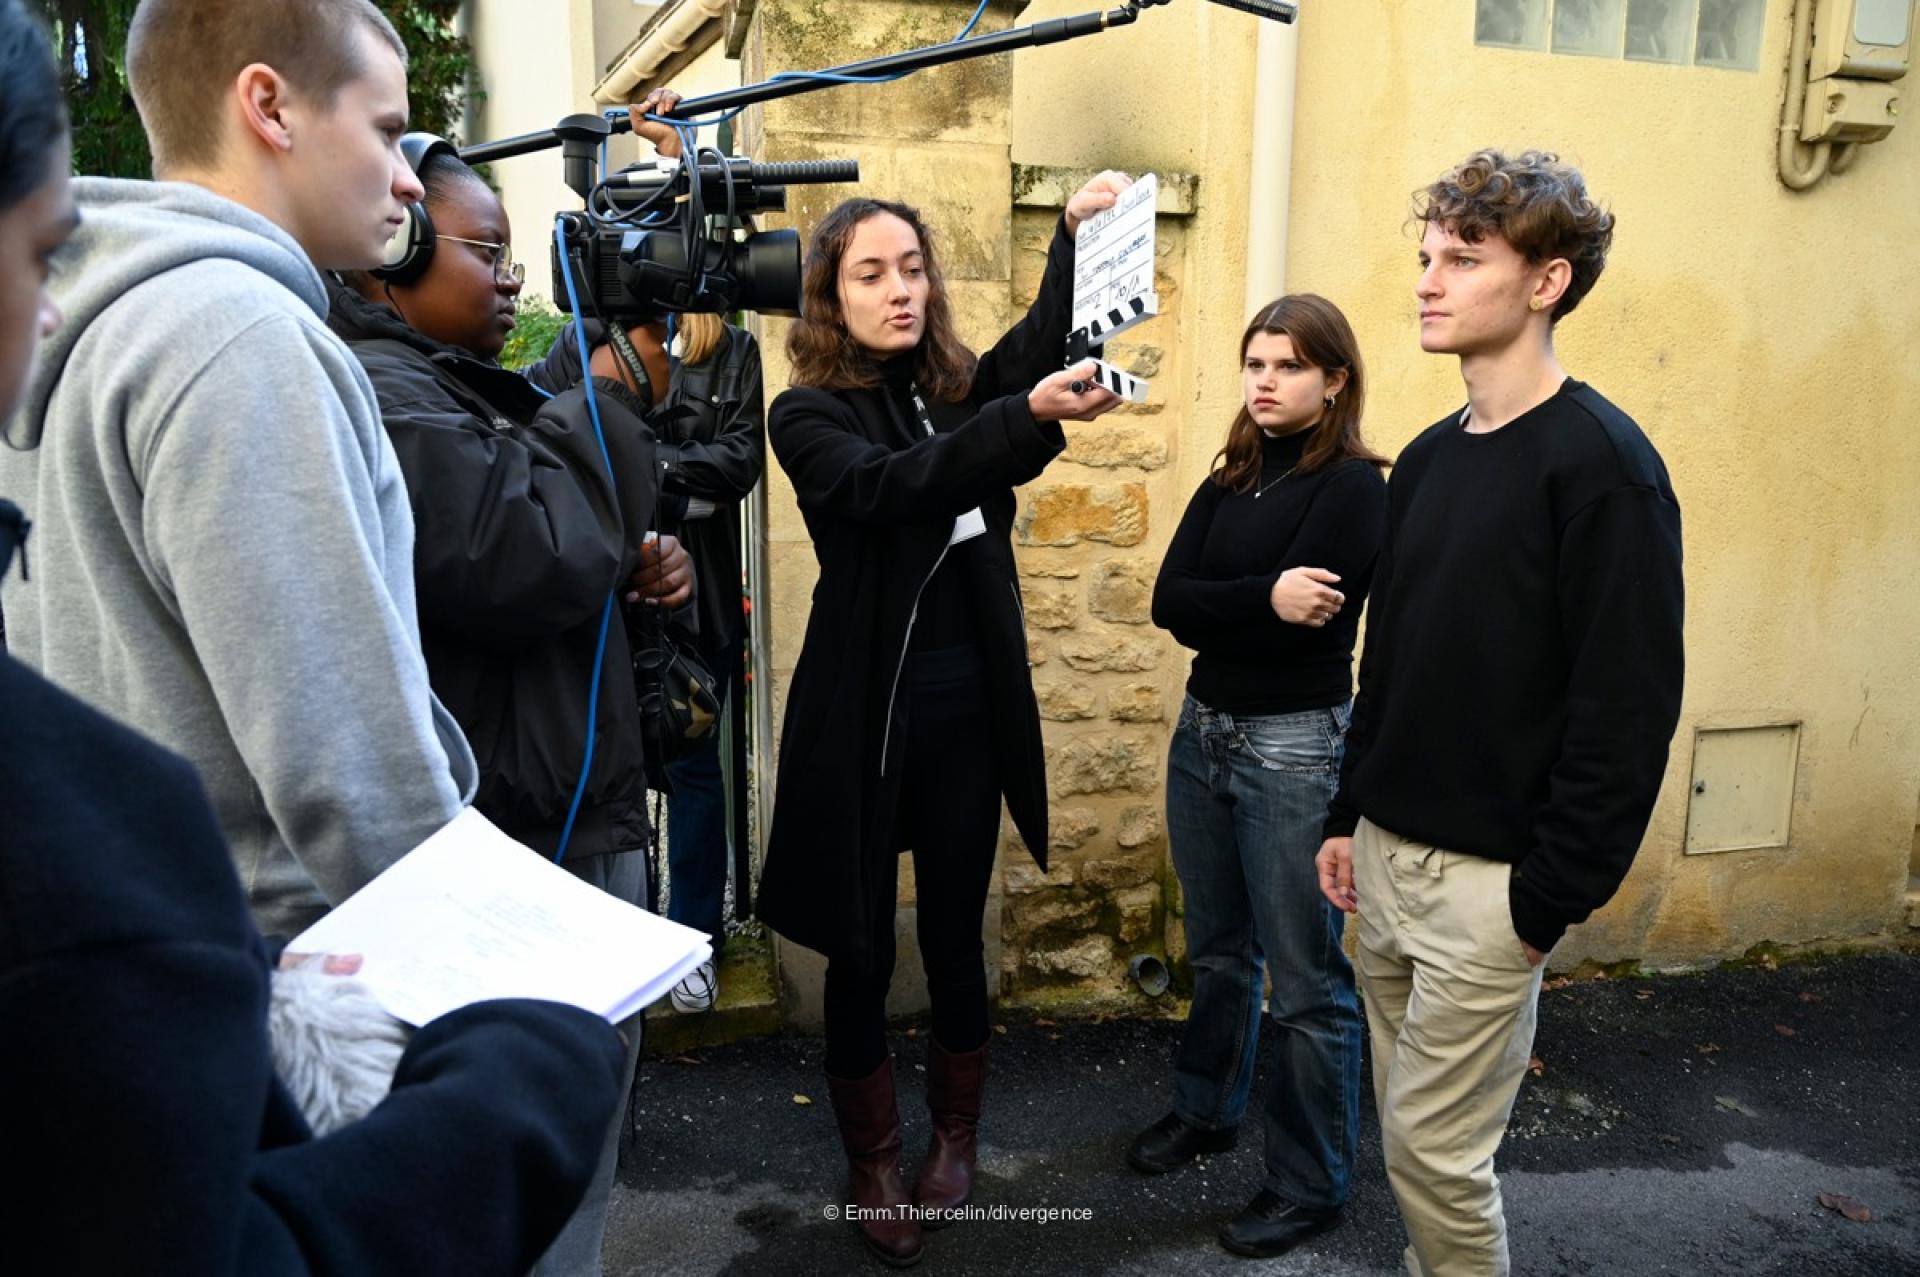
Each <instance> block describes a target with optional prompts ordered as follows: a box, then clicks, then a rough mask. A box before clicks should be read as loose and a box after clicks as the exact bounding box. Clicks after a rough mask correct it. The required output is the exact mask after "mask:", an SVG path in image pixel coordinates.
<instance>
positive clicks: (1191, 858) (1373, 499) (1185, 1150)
mask: <svg viewBox="0 0 1920 1277" xmlns="http://www.w3.org/2000/svg"><path fill="white" fill-rule="evenodd" d="M1240 355H1241V373H1242V388H1243V391H1244V394H1245V403H1244V405H1243V406H1242V408H1241V410H1240V412H1239V414H1238V415H1237V416H1236V417H1235V418H1234V421H1233V425H1232V427H1231V428H1230V429H1229V431H1228V433H1227V442H1226V446H1225V447H1224V448H1223V449H1222V450H1221V452H1220V455H1219V456H1218V457H1217V458H1216V459H1215V463H1214V469H1213V473H1212V474H1210V475H1208V476H1207V478H1206V479H1205V480H1204V481H1202V483H1201V484H1200V489H1199V491H1197V492H1195V493H1194V494H1193V500H1192V501H1191V502H1190V503H1189V504H1188V506H1187V512H1186V515H1185V517H1184V518H1182V519H1181V521H1180V527H1179V529H1178V530H1177V531H1176V532H1175V533H1174V535H1173V543H1172V544H1171V545H1170V546H1169V547H1168V548H1167V557H1166V561H1165V563H1164V564H1162V565H1161V568H1160V578H1159V581H1158V582H1157V583H1156V584H1155V586H1154V593H1153V620H1154V623H1155V624H1156V625H1158V626H1160V627H1161V628H1162V629H1165V630H1168V631H1169V632H1171V633H1172V634H1173V636H1174V638H1176V639H1178V640H1179V641H1180V643H1181V645H1182V646H1185V647H1189V648H1192V649H1193V652H1194V658H1193V672H1192V675H1191V676H1190V677H1189V678H1188V680H1187V698H1186V703H1185V705H1184V706H1183V707H1182V708H1181V712H1180V721H1179V725H1178V726H1177V727H1176V728H1175V729H1174V734H1173V745H1172V749H1171V752H1170V754H1169V757H1168V761H1167V834H1168V838H1169V840H1170V842H1171V844H1172V851H1173V862H1174V868H1175V869H1176V871H1177V872H1178V873H1179V875H1180V886H1181V890H1182V892H1183V894H1184V899H1185V902H1186V912H1185V926H1186V932H1187V953H1188V955H1189V959H1190V961H1191V962H1192V965H1193V973H1194V996H1193V1005H1192V1008H1191V1010H1190V1011H1189V1012H1188V1016H1187V1027H1186V1032H1185V1034H1184V1036H1183V1037H1182V1039H1181V1044H1180V1051H1179V1054H1178V1056H1177V1058H1176V1060H1175V1064H1174V1090H1173V1108H1172V1111H1171V1112H1169V1113H1168V1114H1167V1115H1166V1116H1165V1117H1163V1118H1161V1119H1160V1120H1159V1121H1158V1122H1155V1123H1154V1124H1153V1125H1152V1126H1150V1127H1148V1128H1147V1129H1146V1130H1144V1131H1142V1132H1141V1133H1140V1134H1139V1136H1137V1137H1136V1138H1135V1140H1134V1142H1133V1146H1132V1148H1131V1149H1130V1150H1129V1152H1128V1161H1129V1162H1130V1163H1131V1164H1132V1165H1133V1166H1134V1168H1135V1169H1137V1170H1140V1171H1143V1172H1146V1173H1149V1174H1158V1173H1162V1172H1166V1171H1170V1170H1173V1169H1175V1168H1176V1167H1179V1166H1182V1165H1184V1164H1186V1163H1187V1162H1188V1161H1191V1160H1192V1159H1193V1158H1194V1157H1196V1156H1198V1155H1199V1154H1201V1153H1208V1152H1219V1151H1222V1150H1224V1149H1227V1148H1230V1147H1232V1145H1233V1143H1234V1142H1235V1139H1236V1137H1237V1132H1238V1126H1239V1122H1240V1119H1241V1117H1242V1115H1243V1114H1244V1113H1245V1111H1246V1107H1247V1101H1248V1097H1249V1095H1250V1094H1251V1090H1252V1082H1253V1060H1254V1047H1255V1044H1256V1043H1257V1042H1258V1040H1259V1029H1260V1002H1261V987H1262V976H1263V973H1264V974H1265V975H1268V976H1271V977H1272V983H1273V995H1272V998H1271V1000H1270V1002H1269V1009H1270V1010H1271V1012H1272V1015H1273V1020H1274V1024H1275V1028H1276V1029H1277V1031H1278V1037H1277V1040H1276V1044H1275V1046H1276V1049H1275V1051H1274V1055H1273V1061H1272V1068H1271V1076H1270V1077H1269V1078H1268V1080H1267V1086H1266V1089H1265V1092H1264V1094H1263V1097H1262V1101H1261V1109H1262V1119H1263V1125H1264V1127H1265V1135H1266V1175H1265V1182H1264V1183H1263V1184H1262V1186H1261V1189H1260V1191H1259V1193H1258V1194H1257V1195H1255V1197H1254V1198H1253V1199H1252V1201H1251V1202H1249V1203H1248V1205H1247V1207H1246V1208H1245V1209H1244V1210H1242V1211H1241V1212H1240V1214H1239V1215H1238V1216H1236V1217H1235V1218H1234V1219H1233V1220H1232V1221H1231V1222H1230V1223H1229V1224H1228V1225H1227V1226H1226V1228H1225V1229H1223V1230H1222V1232H1221V1235H1220V1237H1221V1241H1222V1243H1223V1244H1224V1245H1225V1246H1226V1247H1227V1248H1228V1249H1229V1250H1232V1251H1234V1252H1236V1253H1239V1254H1245V1255H1261V1256H1264V1255H1277V1254H1280V1253H1282V1252H1283V1251H1285V1250H1287V1249H1289V1248H1290V1247H1292V1246H1293V1245H1294V1244H1296V1243H1297V1242H1299V1241H1300V1240H1302V1239H1303V1238H1305V1237H1308V1236H1311V1235H1312V1234H1314V1233H1317V1232H1320V1231H1323V1230H1325V1229H1326V1228H1329V1227H1331V1226H1332V1225H1333V1224H1334V1223H1335V1222H1336V1221H1337V1218H1338V1214H1339V1211H1340V1208H1341V1206H1342V1205H1343V1203H1344V1202H1345V1201H1346V1197H1347V1188H1348V1184H1349V1181H1350V1178H1351V1174H1352V1168H1353V1160H1354V1151H1355V1144H1356V1143H1357V1141H1358V1130H1359V1127H1358V1119H1359V1099H1360V1096H1359V1085H1360V1017H1359V1009H1358V1003H1357V1000H1356V998H1355V996H1354V982H1353V971H1352V968H1351V967H1350V966H1349V965H1348V963H1347V959H1346V957H1345V955H1344V954H1343V953H1342V952H1341V949H1340V935H1341V930H1342V922H1343V916H1342V914H1341V913H1340V912H1339V911H1338V910H1336V909H1334V908H1333V907H1332V906H1331V905H1330V904H1328V902H1327V901H1326V900H1325V899H1324V898H1323V897H1322V896H1321V894H1320V890H1319V884H1318V878H1317V876H1316V873H1315V870H1314V862H1313V858H1314V854H1315V852H1316V851H1318V849H1319V845H1320V827H1321V823H1322V821H1323V820H1324V819H1325V817H1326V810H1327V803H1328V801H1329V800H1330V799H1331V798H1332V797H1333V791H1334V786H1335V781H1336V778H1337V776H1338V774H1339V769H1340V751H1341V745H1342V741H1343V739H1344V737H1345V734H1346V729H1347V721H1348V712H1349V708H1350V697H1351V695H1352V688H1353V673H1352V663H1353V643H1354V636H1355V634H1356V633H1357V631H1358V628H1359V624H1360V610H1361V606H1362V604H1363V603H1364V602H1365V601H1366V596H1367V587H1368V584H1369V582H1370V581H1371V578H1372V576H1373V562H1374V557H1375V555H1376V554H1377V553H1378V552H1379V548H1380V543H1381V541H1382V539H1383V537H1384V535H1385V532H1386V509H1387V503H1386V492H1387V489H1386V481H1385V480H1384V479H1382V478H1381V475H1380V468H1381V466H1382V465H1383V464H1384V461H1383V459H1382V458H1381V457H1380V456H1378V455H1377V454H1375V453H1374V452H1373V451H1371V450H1370V449H1369V448H1368V447H1367V446H1366V444H1365V443H1364V442H1363V441H1362V439H1361V435H1360V413H1361V405H1362V400H1363V391H1364V385H1363V379H1362V373H1361V366H1360V353H1359V350H1358V349H1357V347H1356V345H1355V342H1354V337H1353V330H1352V328H1350V327H1349V326H1348V324H1347V321H1346V317H1345V316H1343V315H1342V314H1341V313H1340V311H1339V309H1338V308H1337V307H1335V306H1334V305H1333V303H1331V302H1329V301H1327V300H1326V299H1324V298H1321V297H1315V296H1312V295H1311V294H1297V295H1293V296H1288V297H1282V298H1281V299H1280V300H1279V301H1276V302H1274V303H1272V304H1271V305H1269V306H1267V307H1265V308H1264V309H1262V310H1261V311H1260V313H1259V314H1257V315H1255V316H1254V318H1253V322H1252V323H1251V324H1250V325H1249V326H1248V327H1247V331H1246V335H1245V336H1244V337H1243V338H1242V339H1241V342H1240Z"/></svg>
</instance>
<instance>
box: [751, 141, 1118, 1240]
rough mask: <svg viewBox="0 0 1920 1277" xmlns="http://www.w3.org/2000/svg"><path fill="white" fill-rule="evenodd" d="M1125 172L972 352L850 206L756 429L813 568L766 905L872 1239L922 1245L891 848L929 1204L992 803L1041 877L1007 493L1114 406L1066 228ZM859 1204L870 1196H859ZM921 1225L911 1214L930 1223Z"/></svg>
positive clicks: (983, 1002) (983, 1011)
mask: <svg viewBox="0 0 1920 1277" xmlns="http://www.w3.org/2000/svg"><path fill="white" fill-rule="evenodd" d="M1129 184H1130V181H1129V179H1128V178H1127V177H1125V176H1124V175H1122V174H1118V173H1102V174H1101V175H1100V176H1098V177H1096V178H1094V179H1093V180H1092V181H1090V182H1088V183H1087V184H1086V185H1085V186H1084V187H1082V188H1081V189H1080V190H1079V191H1078V192H1077V193H1075V195H1074V196H1073V197H1072V198H1071V199H1070V200H1068V201H1067V208H1066V213H1065V216H1064V217H1063V218H1062V220H1061V222H1060V224H1059V228H1058V230H1057V231H1056V232H1055V234H1054V237H1053V242H1052V245H1051V247H1050V248H1049V249H1048V253H1047V267H1046V274H1045V278H1044V279H1043V280H1042V281H1041V285H1040V292H1039V296H1038V297H1037V298H1036V299H1035V300H1034V303H1033V305H1032V307H1031V308H1030V309H1029V310H1028V311H1027V314H1026V317H1025V318H1023V319H1022V320H1021V321H1020V322H1019V323H1017V324H1015V325H1014V326H1013V328H1012V329H1011V330H1009V331H1008V332H1007V334H1006V335H1005V336H1004V337H1002V338H1001V339H1000V340H999V341H998V342H996V343H995V344H994V346H993V349H991V350H989V351H987V352H986V353H985V354H984V355H980V356H977V357H976V356H975V355H974V354H973V352H972V351H970V350H968V349H967V348H966V347H965V346H964V345H963V344H961V341H960V339H959V336H958V335H957V334H956V332H955V330H954V321H953V316H952V311H951V308H950V305H949V301H948V297H947V291H946V286H945V283H944V282H943V280H942V279H941V275H940V267H939V263H938V260H937V258H936V255H935V251H934V241H933V238H932V236H931V234H930V232H929V231H928V229H927V227H926V226H925V225H924V224H923V223H922V222H921V220H920V215H919V213H918V212H916V211H915V210H914V209H912V208H910V207H908V206H906V205H904V204H896V203H890V202H886V201H882V200H870V199H856V200H849V201H847V202H846V203H844V204H841V205H840V206H839V207H838V208H835V209H834V210H833V211H832V212H830V213H828V214H827V216H826V217H825V218H824V219H823V220H822V221H821V223H820V225H819V226H818V227H817V228H816V229H815V231H814V234H813V239H812V242H811V244H810V245H809V247H808V250H807V257H806V264H805V267H804V279H803V282H802V293H801V316H802V317H801V319H800V320H799V322H797V323H796V324H795V325H794V326H793V329H792V332H791V335H790V336H789V338H788V353H789V354H790V356H791V358H792V362H793V371H792V375H791V384H792V386H793V389H790V390H788V391H786V392H785V393H784V394H782V395H781V396H780V397H779V398H778V399H776V400H775V401H774V403H773V408H772V411H771V413H770V415H769V418H768V423H767V436H768V440H769V442H771V443H772V445H773V451H774V454H775V455H776V456H777V457H778V458H779V460H780V464H781V466H782V467H783V468H784V469H785V470H786V472H787V475H788V477H789V478H790V479H791V480H792V481H793V487H794V492H795V495H796V496H797V497H798V499H799V505H800V512H801V514H802V515H803V516H804V517H805V519H806V523H807V530H808V532H809V533H810V534H811V535H812V537H813V546H814V555H815V557H816V558H817V559H818V560H819V564H820V579H819V583H818V585H817V586H816V587H815V588H814V593H813V611H812V614H811V616H810V617H809V618H808V622H807V634H806V640H805V642H804V643H803V645H802V647H801V651H800V659H799V662H798V664H797V666H796V668H795V670H794V674H793V680H792V683H791V685H790V692H789V695H788V698H787V709H786V720H785V726H784V731H783V735H782V740H781V753H780V770H779V781H778V787H777V789H776V793H775V799H774V807H773V828H772V832H771V834H770V835H769V838H768V843H767V858H766V868H765V871H764V873H763V875H762V878H761V882H760V906H759V913H760V916H761V918H762V919H763V920H764V921H765V922H766V923H767V924H768V925H769V926H771V927H773V928H774V930H776V931H778V932H780V933H781V934H782V935H784V936H786V937H787V938H788V939H790V940H793V941H795V942H797V943H799V944H803V945H805V946H807V947H808V948H810V949H815V950H818V951H819V952H821V953H823V954H825V955H826V956H827V959H828V965H827V977H826V1030H827V1060H826V1064H827V1080H828V1089H829V1092H830V1093H831V1095H832V1097H833V1109H834V1116H835V1117H836V1119H837V1120H838V1123H839V1128H840V1136H841V1139H842V1141H843V1143H844V1144H845V1146H846V1152H847V1159H848V1162H849V1163H850V1168H849V1169H850V1193H851V1196H850V1199H849V1200H850V1202H851V1204H853V1205H855V1206H858V1207H862V1208H866V1210H872V1209H875V1208H891V1209H881V1210H880V1217H878V1218H875V1217H867V1218H862V1219H859V1220H857V1222H858V1223H859V1226H860V1230H861V1234H862V1236H863V1237H864V1238H865V1240H866V1243H867V1245H868V1246H869V1247H870V1248H871V1249H872V1250H873V1251H874V1252H875V1253H876V1254H877V1255H878V1256H879V1257H880V1258H881V1259H883V1260H885V1261H887V1262H888V1263H890V1264H894V1265H896V1266H902V1267H904V1266H905V1265H908V1264H911V1263H914V1262H915V1261H917V1260H918V1259H919V1257H920V1245H921V1218H922V1216H921V1214H919V1213H916V1212H913V1211H909V1210H905V1209H902V1208H904V1207H906V1205H907V1203H908V1197H907V1191H906V1187H905V1184H904V1181H903V1179H902V1176H901V1171H900V1142H901V1141H900V1115H899V1110H898V1107H897V1106H896V1104H895V1102H894V1089H893V1063H892V1060H891V1058H890V1057H889V1055H888V1051H887V1040H886V998H887V986H888V984H889V982H890V981H891V979H892V975H893V963H894V943H893V934H894V926H893V914H894V900H895V892H896V885H895V883H896V872H897V865H898V859H899V855H900V854H901V853H902V852H905V851H911V852H912V853H913V867H914V880H915V884H916V899H917V901H918V909H917V913H918V923H919V941H920V952H921V957H922V960H923V961H924V962H925V964H926V968H927V988H928V993H929V996H930V998H931V1000H932V1004H933V1041H932V1043H931V1045H930V1047H929V1050H928V1055H927V1100H928V1106H929V1107H930V1108H931V1110H932V1113H933V1128H934V1136H933V1145H932V1148H931V1149H930V1151H929V1153H928V1155H927V1160H926V1162H925V1164H924V1165H923V1166H922V1167H921V1170H920V1174H919V1179H918V1182H917V1184H916V1185H915V1188H914V1192H913V1202H914V1204H915V1205H917V1206H918V1207H920V1208H921V1210H922V1212H924V1211H939V1210H953V1209H956V1208H958V1207H959V1206H961V1205H962V1204H964V1203H965V1202H966V1200H967V1197H968V1194H969V1192H970V1191H971V1187H972V1179H973V1168H974V1151H975V1137H974V1132H975V1126H976V1124H977V1123H978V1121H979V1116H980V1092H981V1086H982V1083H983V1081H984V1079H985V1074H986V1056H987V1038H988V1024H987V981H986V972H985V970H984V966H983V955H982V947H981V939H980V929H981V920H982V917H983V915H984V913H985V909H986V898H987V887H988V879H989V877H990V875H991V873H992V870H993V860H994V848H995V844H996V843H997V842H998V838H999V828H1000V802H1001V798H1002V797H1003V796H1004V797H1005V799H1006V804H1007V807H1008V810H1009V811H1010V812H1011V813H1012V815H1013V822H1014V825H1015V826H1016V827H1017V828H1018V830H1019V831H1020V836H1021V837H1022V839H1024V840H1025V842H1026V844H1027V846H1028V847H1029V848H1031V849H1032V851H1033V855H1034V859H1035V860H1036V861H1038V862H1039V863H1040V864H1041V865H1042V867H1044V866H1045V857H1046V846H1047V797H1046V792H1047V791H1046V777H1045V769H1044V760H1043V757H1042V753H1041V744H1040V716H1039V710H1038V707H1037V705H1036V703H1035V701H1034V694H1033V680H1032V676H1031V674H1030V672H1029V670H1028V665H1027V639H1026V618H1025V614H1024V612H1023V611H1022V609H1021V603H1020V586H1019V581H1018V578H1017V577H1016V576H1015V573H1014V562H1013V548H1012V542H1011V532H1012V526H1013V514H1014V496H1013V488H1014V486H1015V485H1016V484H1021V483H1025V482H1027V481H1028V480H1030V479H1032V478H1034V477H1035V476H1037V475H1038V474H1039V473H1040V472H1041V471H1042V470H1044V469H1045V468H1046V466H1047V463H1048V462H1049V461H1051V460H1053V458H1054V457H1056V456H1058V455H1059V454H1060V452H1061V451H1062V450H1063V449H1064V448H1065V447H1066V438H1065V436H1064V435H1063V434H1062V432H1061V429H1060V422H1061V421H1063V420H1066V421H1086V420H1091V419H1092V418H1094V417H1097V416H1099V415H1100V414H1102V413H1104V412H1107V411H1108V410H1109V409H1111V408H1113V407H1114V406H1115V405H1116V404H1118V403H1119V402H1120V400H1119V399H1118V397H1116V396H1115V395H1113V394H1112V393H1110V392H1109V391H1107V390H1104V389H1102V388H1100V387H1098V386H1093V385H1090V384H1089V383H1088V381H1087V379H1088V378H1090V377H1091V376H1092V371H1093V368H1092V364H1091V363H1084V364H1081V365H1080V366H1078V367H1075V368H1068V369H1064V370H1062V369H1061V368H1060V364H1061V361H1062V358H1063V354H1064V351H1065V348H1066V339H1067V332H1068V325H1069V322H1070V317H1071V313H1072V289H1073V252H1074V237H1075V235H1076V234H1077V233H1078V231H1079V228H1080V224H1081V223H1082V222H1083V221H1084V220H1085V219H1087V218H1089V217H1092V216H1093V215H1094V214H1096V213H1098V212H1100V211H1101V210H1103V209H1107V208H1111V207H1112V206H1113V204H1114V202H1115V201H1116V199H1117V198H1118V197H1119V194H1120V192H1121V191H1123V190H1125V189H1126V187H1127V186H1128V185H1129ZM862 1214H865V1210H863V1211H862ZM941 1222H945V1221H941V1220H930V1221H929V1223H928V1227H938V1226H939V1224H940V1223H941Z"/></svg>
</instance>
